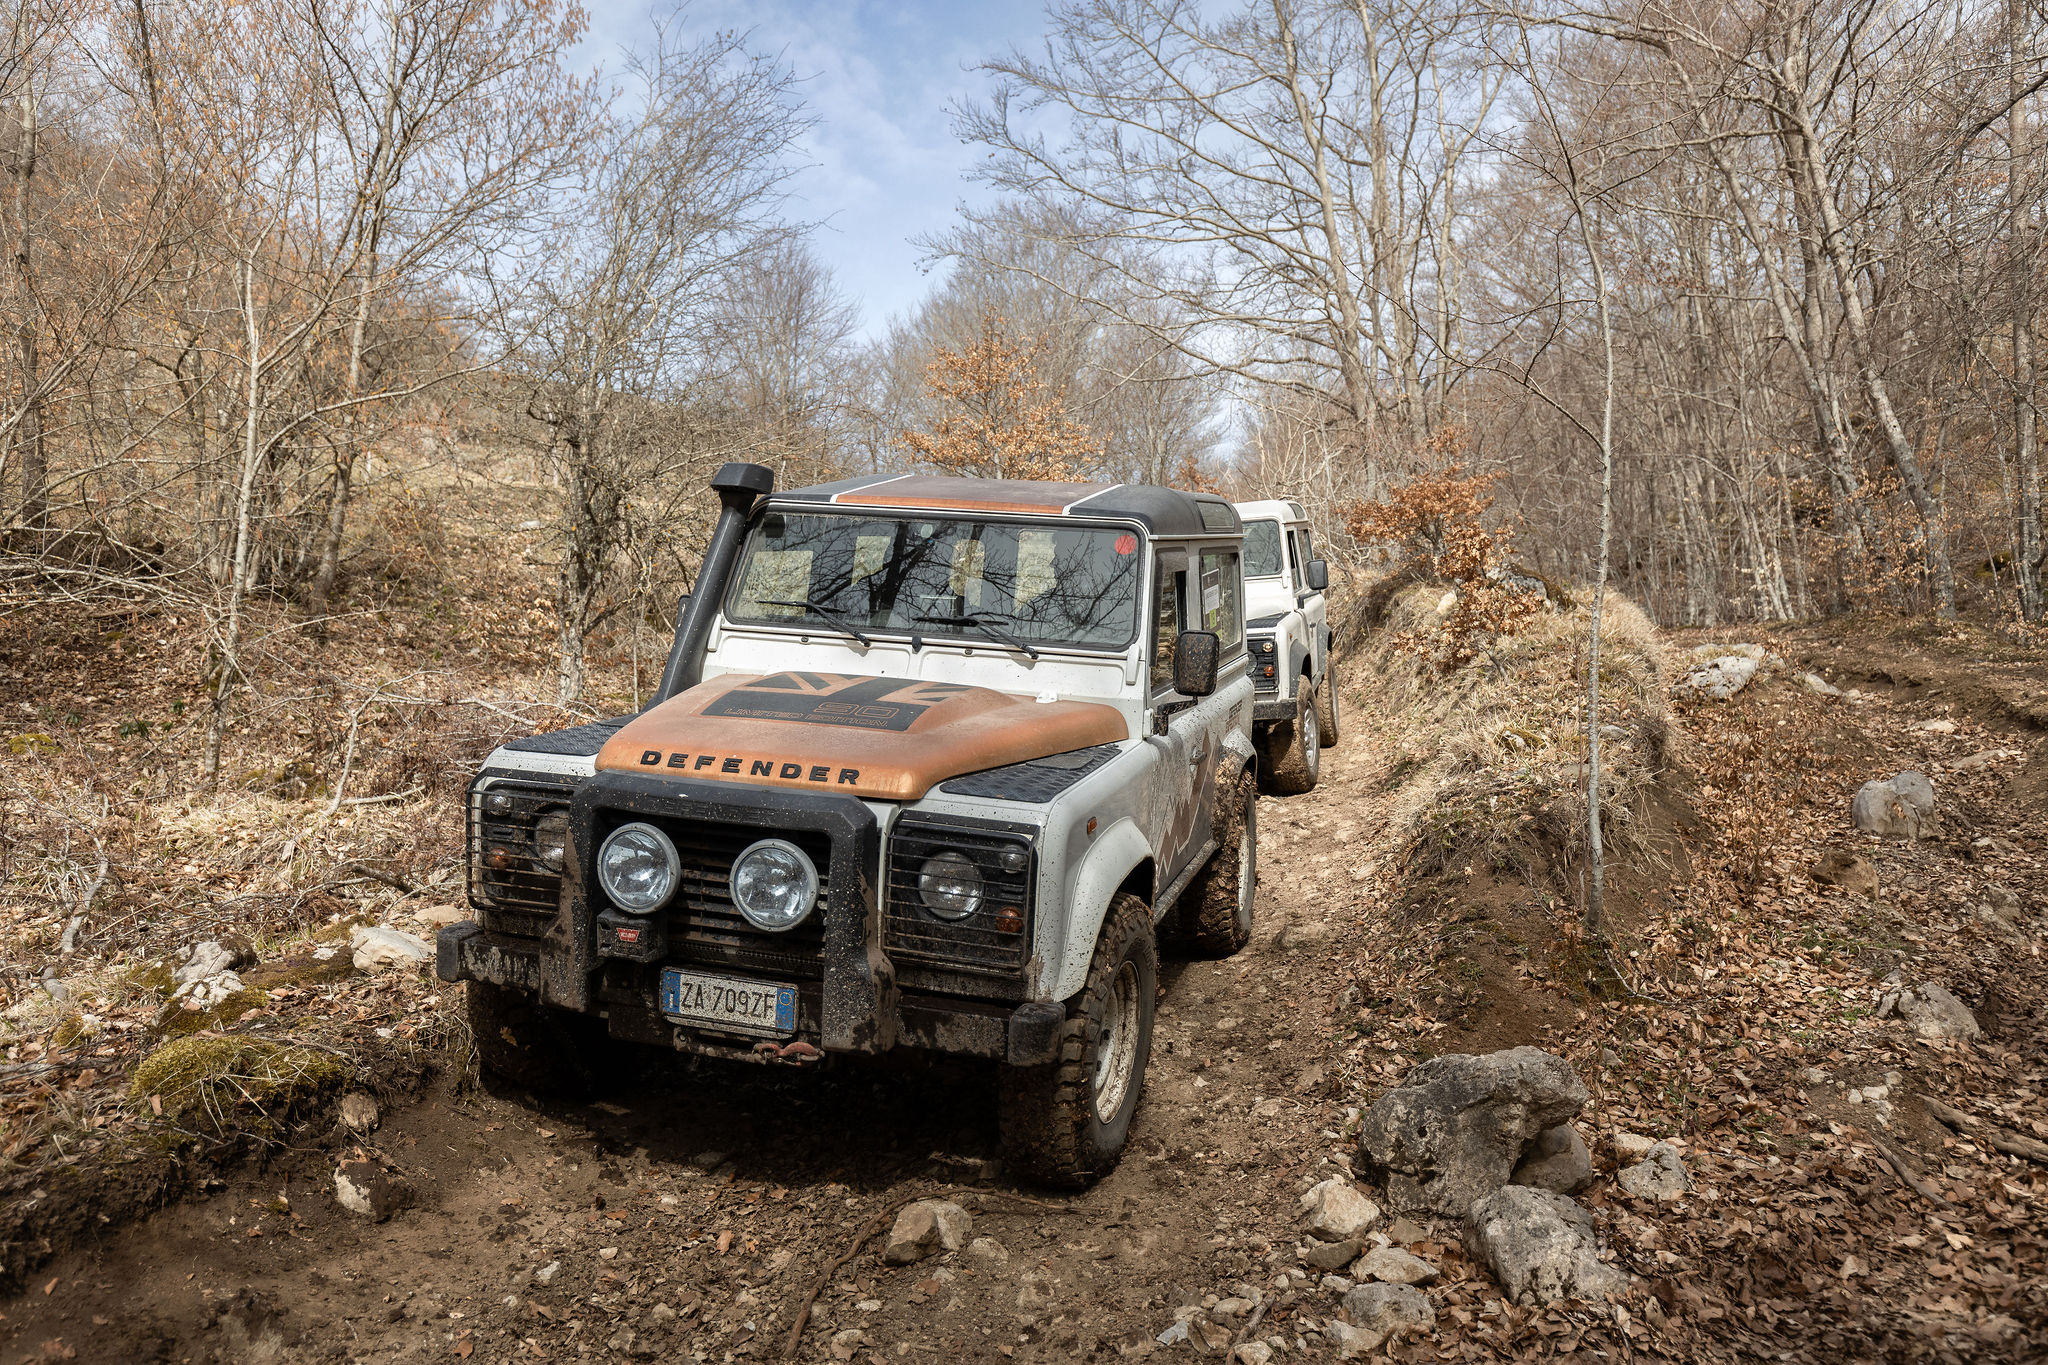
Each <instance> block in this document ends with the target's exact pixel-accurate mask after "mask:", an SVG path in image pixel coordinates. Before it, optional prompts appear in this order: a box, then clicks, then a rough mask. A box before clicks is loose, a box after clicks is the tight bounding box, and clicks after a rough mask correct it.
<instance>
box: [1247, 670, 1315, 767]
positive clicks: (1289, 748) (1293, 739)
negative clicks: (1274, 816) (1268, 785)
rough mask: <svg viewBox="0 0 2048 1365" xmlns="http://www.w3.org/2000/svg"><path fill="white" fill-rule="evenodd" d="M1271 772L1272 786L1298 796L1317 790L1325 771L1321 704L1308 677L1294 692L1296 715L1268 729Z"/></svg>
mask: <svg viewBox="0 0 2048 1365" xmlns="http://www.w3.org/2000/svg"><path fill="white" fill-rule="evenodd" d="M1261 766H1262V767H1264V768H1265V770H1266V771H1267V772H1268V773H1270V774H1271V775H1272V788H1273V790H1274V791H1275V792H1278V793H1279V794H1280V795H1282V796H1299V795H1301V794H1302V793H1303V792H1306V791H1314V790H1315V785H1316V778H1317V777H1318V776H1319V775H1320V774H1321V772H1322V766H1323V739H1322V719H1321V708H1320V707H1319V706H1318V705H1317V704H1316V687H1315V684H1314V683H1312V682H1310V681H1309V680H1308V679H1307V678H1303V679H1302V680H1301V684H1300V686H1299V687H1297V688H1296V689H1295V694H1294V719H1293V720H1291V721H1281V722H1279V723H1277V724H1275V725H1274V726H1272V727H1271V728H1270V729H1268V730H1267V731H1266V752H1265V762H1264V763H1263V764H1262V765H1261Z"/></svg>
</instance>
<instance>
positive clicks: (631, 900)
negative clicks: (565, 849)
mask: <svg viewBox="0 0 2048 1365" xmlns="http://www.w3.org/2000/svg"><path fill="white" fill-rule="evenodd" d="M678 868H679V864H678V861H677V859H676V846H675V845H674V844H672V843H670V842H669V837H668V836H667V835H666V834H663V833H662V832H661V831H660V830H658V829H656V828H655V827H654V826H652V825H642V824H631V825H620V826H619V827H618V828H617V829H615V830H613V831H612V832H611V833H610V834H609V835H608V836H606V838H605V841H604V843H603V845H602V846H600V847H599V848H598V850H597V884H598V885H599V886H601V887H603V888H604V893H605V894H606V895H607V896H610V897H611V898H612V904H614V905H616V906H618V907H619V909H621V910H630V911H631V912H632V913H634V914H636V915H648V914H652V913H654V912H655V911H656V910H659V909H660V908H661V907H662V905H663V904H664V903H666V902H667V900H668V898H669V896H670V894H671V893H673V892H674V891H675V889H676V873H677V871H678Z"/></svg>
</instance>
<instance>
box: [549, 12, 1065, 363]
mask: <svg viewBox="0 0 2048 1365" xmlns="http://www.w3.org/2000/svg"><path fill="white" fill-rule="evenodd" d="M653 12H655V11H653V10H651V9H650V8H649V6H648V5H646V4H645V3H644V0H595V3H593V4H592V25H591V38H590V41H589V42H588V43H586V44H585V54H586V57H585V59H586V60H587V61H589V62H590V63H591V64H592V65H595V64H596V63H597V62H598V61H600V60H602V61H603V62H604V64H605V65H606V66H607V67H609V68H613V69H616V67H617V65H618V60H617V57H616V56H615V55H613V54H615V53H616V52H617V50H618V47H619V45H620V44H623V43H630V42H634V41H638V40H640V39H642V38H643V37H644V36H645V34H646V33H647V32H648V26H649V23H650V18H649V16H650V14H651V13H653ZM689 26H690V27H691V28H692V29H696V30H713V29H740V30H745V31H750V32H751V33H752V35H753V45H754V46H755V47H756V48H758V49H761V50H764V51H769V52H779V53H781V54H782V55H783V56H784V57H785V59H786V60H787V61H788V63H789V65H790V66H791V68H792V69H793V70H794V71H795V72H796V74H797V75H798V77H799V78H801V79H802V81H803V86H802V89H803V95H804V100H805V103H806V104H807V105H808V106H809V108H810V110H811V112H812V113H813V114H814V115H815V116H816V118H817V120H818V126H817V127H816V129H815V130H813V132H812V133H811V135H810V137H809V138H808V139H807V140H806V146H805V149H804V151H805V158H806V160H808V161H810V162H812V163H814V164H813V165H812V166H811V167H810V169H808V170H806V171H805V172H804V173H803V174H802V176H801V177H799V179H798V180H797V182H796V186H795V188H796V192H797V194H798V195H799V196H800V198H799V200H798V202H797V203H796V204H795V205H794V210H795V212H796V213H798V214H800V215H801V216H803V217H806V218H810V219H823V220H827V221H828V222H829V227H828V228H827V229H826V230H825V231H823V232H821V233H819V235H818V241H817V248H818V252H819V254H820V255H821V256H822V257H823V258H824V259H825V260H826V261H827V262H828V263H829V264H830V265H831V266H832V268H833V271H834V273H835V274H836V276H837V277H838V280H839V283H840V286H841V287H842V288H843V289H845V290H846V291H847V292H848V293H849V294H851V295H853V296H854V297H856V298H858V299H860V300H861V302H862V305H863V318H864V321H865V324H866V327H867V329H868V331H870V332H871V333H873V332H879V331H880V330H881V329H882V327H883V326H884V325H885V324H886V323H887V320H888V318H889V317H890V316H891V315H894V314H897V313H901V312H903V311H905V310H906V309H908V308H909V307H910V306H911V305H913V304H914V303H915V302H916V301H917V300H918V298H919V297H920V296H922V295H923V293H924V292H925V290H926V288H927V287H928V285H929V280H928V279H927V278H926V277H925V276H924V275H923V274H921V273H920V272H919V270H918V267H917V255H918V253H917V250H916V248H914V247H913V246H911V245H910V243H909V240H908V239H909V238H911V237H913V236H915V235H917V234H919V233H923V232H929V231H932V230H934V229H938V228H943V227H944V226H946V225H947V224H948V223H950V222H951V221H952V217H953V209H954V206H955V205H956V204H957V203H959V202H960V201H961V200H962V199H968V200H974V199H976V198H979V197H980V194H981V191H980V190H979V188H978V187H976V186H973V185H971V184H969V183H968V182H967V181H966V180H965V179H964V174H965V172H966V170H967V169H968V168H969V167H970V166H972V165H973V164H974V162H975V161H976V160H977V159H978V158H979V157H980V156H981V155H982V154H981V153H980V152H978V151H977V150H976V149H974V148H973V147H968V146H963V145H961V143H960V141H959V139H958V138H956V137H955V136H954V135H953V131H952V127H951V120H950V119H949V117H948V115H947V109H948V108H949V107H950V106H952V105H953V104H955V103H957V102H958V101H959V100H960V99H961V98H963V97H973V96H977V95H979V94H980V93H981V92H982V91H983V90H984V89H985V88H986V80H985V78H984V77H983V76H982V75H981V74H980V73H979V72H976V71H974V70H972V67H973V66H974V64H975V63H976V62H978V61H980V60H982V59H984V58H986V57H989V56H992V55H994V54H996V53H999V52H1001V51H1004V50H1006V49H1007V48H1009V47H1010V46H1011V45H1013V44H1017V43H1029V42H1032V41H1034V40H1035V38H1036V37H1037V35H1038V34H1039V33H1040V32H1042V31H1043V28H1044V11H1043V9H1042V8H1041V5H1040V3H1039V0H1018V2H1017V3H1010V4H975V3H972V0H969V3H965V4H962V3H958V0H953V3H946V2H945V0H917V2H916V3H897V4H887V3H874V2H872V0H842V2H841V3H836V4H835V3H824V2H822V0H753V2H752V3H748V2H747V0H700V2H699V3H697V4H695V5H693V6H691V8H690V10H689Z"/></svg>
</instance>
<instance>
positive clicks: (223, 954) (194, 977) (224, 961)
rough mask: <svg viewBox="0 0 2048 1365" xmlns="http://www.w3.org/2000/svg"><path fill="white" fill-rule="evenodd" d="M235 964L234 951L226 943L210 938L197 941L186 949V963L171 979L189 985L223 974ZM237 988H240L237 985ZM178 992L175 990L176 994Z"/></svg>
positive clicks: (173, 973)
mask: <svg viewBox="0 0 2048 1365" xmlns="http://www.w3.org/2000/svg"><path fill="white" fill-rule="evenodd" d="M234 965H235V954H234V951H233V950H232V949H230V948H228V947H226V946H225V945H224V944H220V943H216V942H214V941H213V940H212V939H208V940H206V941H205V942H203V943H195V944H193V945H192V946H191V947H190V948H187V949H186V950H185V960H184V963H183V964H182V965H181V966H179V968H178V969H177V970H176V971H174V972H172V973H171V980H173V981H175V982H176V983H177V984H178V985H180V986H189V985H191V984H192V983H193V982H195V981H206V980H210V979H211V978H213V977H216V976H219V975H221V974H222V973H223V972H226V971H228V970H229V969H230V968H232V967H233V966H234ZM236 989H238V990H239V989H240V987H237V988H236ZM177 993H178V992H175V991H173V992H172V994H173V995H176V994H177Z"/></svg>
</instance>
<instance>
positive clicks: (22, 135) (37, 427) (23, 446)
mask: <svg viewBox="0 0 2048 1365" xmlns="http://www.w3.org/2000/svg"><path fill="white" fill-rule="evenodd" d="M31 17H32V16H31V15H30V13H29V6H28V0H19V2H18V3H17V4H16V6H15V10H14V42H13V55H14V58H15V60H16V61H17V62H18V63H20V64H21V66H22V68H23V71H22V89H21V95H20V97H19V98H18V99H17V101H16V103H15V121H14V150H13V154H12V155H11V156H10V157H9V158H8V167H7V169H8V178H9V179H10V180H11V181H12V182H13V185H12V189H13V192H14V193H13V204H12V210H13V218H14V224H13V226H14V292H15V307H16V308H17V309H18V310H19V311H18V313H17V316H16V322H15V337H14V345H15V351H16V357H17V362H18V363H19V364H20V366H21V401H22V412H21V420H20V421H19V422H18V423H17V424H16V432H15V436H14V442H15V446H16V448H17V449H19V450H20V452H21V522H22V524H23V525H24V526H28V527H31V528H34V527H40V526H41V525H42V524H43V522H44V520H45V518H46V517H47V516H48V514H49V479H50V467H49V452H48V450H47V449H46V448H45V446H44V443H43V395H42V393H41V387H42V376H41V374H40V373H39V366H38V363H37V362H38V361H39V359H40V356H39V354H38V341H37V334H36V327H37V316H38V313H39V312H40V309H38V307H37V305H36V289H35V275H34V245H35V239H34V236H33V234H32V232H31V231H30V224H29V211H28V209H29V190H30V186H31V184H32V182H33V181H34V180H35V175H36V92H35V77H34V74H33V72H31V71H29V70H27V67H28V65H29V64H28V62H27V59H26V58H27V48H28V44H29V24H30V21H31Z"/></svg>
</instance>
